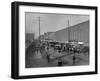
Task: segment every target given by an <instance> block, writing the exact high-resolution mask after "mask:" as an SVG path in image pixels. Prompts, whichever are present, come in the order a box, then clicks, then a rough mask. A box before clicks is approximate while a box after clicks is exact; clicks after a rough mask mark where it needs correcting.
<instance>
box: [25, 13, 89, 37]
mask: <svg viewBox="0 0 100 81" xmlns="http://www.w3.org/2000/svg"><path fill="white" fill-rule="evenodd" d="M39 17H40V29H41V32H40V33H41V34H43V33H46V32H55V31H58V30H61V29H64V28H66V27H68V20H69V25H70V26H72V25H75V24H79V23H81V22H84V21H87V20H89V16H88V15H71V14H50V13H33V12H32V13H31V12H26V13H25V32H26V33H35V35H36V36H38V31H39Z"/></svg>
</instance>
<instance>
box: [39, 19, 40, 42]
mask: <svg viewBox="0 0 100 81" xmlns="http://www.w3.org/2000/svg"><path fill="white" fill-rule="evenodd" d="M39 41H40V17H39Z"/></svg>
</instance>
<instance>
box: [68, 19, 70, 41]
mask: <svg viewBox="0 0 100 81" xmlns="http://www.w3.org/2000/svg"><path fill="white" fill-rule="evenodd" d="M69 41H70V28H69V20H68V42H69Z"/></svg>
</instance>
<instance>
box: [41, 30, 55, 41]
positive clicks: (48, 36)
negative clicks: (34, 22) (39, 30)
mask: <svg viewBox="0 0 100 81" xmlns="http://www.w3.org/2000/svg"><path fill="white" fill-rule="evenodd" d="M54 34H55V32H47V33H44V34H43V35H41V36H40V39H41V40H46V39H47V40H53V39H54Z"/></svg>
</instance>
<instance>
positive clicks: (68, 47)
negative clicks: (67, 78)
mask: <svg viewBox="0 0 100 81" xmlns="http://www.w3.org/2000/svg"><path fill="white" fill-rule="evenodd" d="M29 50H30V51H32V52H34V53H36V52H37V53H38V51H40V53H41V54H43V53H44V52H45V56H46V58H47V61H48V63H49V62H50V60H51V58H50V55H52V53H53V52H52V51H57V52H58V53H60V54H61V53H62V54H63V52H66V53H74V55H73V64H74V63H75V53H76V52H89V47H86V46H85V47H84V45H79V44H77V45H73V44H71V43H60V42H55V41H53V42H49V41H33V42H32V44H31V45H30V46H29V47H28V48H27V49H26V54H27V53H28V52H29ZM28 54H29V53H28ZM58 66H62V61H61V59H58Z"/></svg>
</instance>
